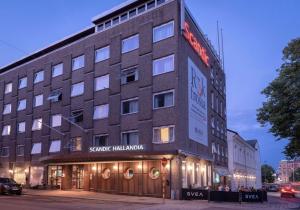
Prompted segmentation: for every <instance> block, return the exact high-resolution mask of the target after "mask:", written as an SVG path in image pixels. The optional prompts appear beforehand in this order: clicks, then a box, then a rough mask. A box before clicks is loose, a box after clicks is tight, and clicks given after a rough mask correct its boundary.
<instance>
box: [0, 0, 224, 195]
mask: <svg viewBox="0 0 300 210" xmlns="http://www.w3.org/2000/svg"><path fill="white" fill-rule="evenodd" d="M93 24H94V25H93V26H92V27H89V28H87V29H85V30H83V31H81V32H79V33H77V34H75V35H72V36H70V37H68V38H65V39H63V40H62V41H59V42H57V43H55V44H53V45H50V46H48V47H47V48H44V49H42V50H40V51H38V52H35V53H33V54H31V55H29V56H27V57H25V58H22V59H21V60H18V61H16V62H14V63H12V64H9V65H7V66H5V67H3V68H1V69H0V90H2V91H1V92H0V113H1V115H0V127H1V128H2V135H1V137H0V148H1V157H0V163H1V164H0V176H12V177H14V178H15V179H16V180H17V181H18V182H21V183H24V184H27V185H40V184H46V185H48V186H52V187H57V186H60V187H61V189H63V190H69V189H84V190H93V191H100V192H109V193H121V194H130V195H147V196H156V197H161V196H162V195H163V190H162V183H163V175H165V176H166V180H167V181H166V196H167V197H168V198H170V197H173V198H180V194H181V189H182V188H187V187H191V188H200V187H206V186H211V185H212V182H213V180H212V179H213V178H212V173H213V171H214V170H213V169H214V168H216V170H217V168H218V167H223V168H226V166H227V143H226V95H225V74H224V71H223V70H222V68H221V65H220V63H221V62H220V61H219V59H218V56H216V53H215V52H214V50H213V48H212V47H211V45H210V44H209V41H208V40H207V39H206V38H205V36H204V35H203V33H202V32H201V30H200V28H199V26H198V25H197V24H196V22H195V20H194V19H193V18H192V16H191V14H190V12H189V11H188V9H187V8H186V7H185V5H184V2H183V1H179V0H148V1H144V0H130V1H127V2H125V3H123V4H121V5H119V6H117V7H114V8H113V9H111V10H109V11H106V12H104V13H103V14H101V15H99V16H97V17H95V18H94V19H93ZM212 150H214V151H212ZM213 158H215V159H213ZM214 160H215V161H214Z"/></svg>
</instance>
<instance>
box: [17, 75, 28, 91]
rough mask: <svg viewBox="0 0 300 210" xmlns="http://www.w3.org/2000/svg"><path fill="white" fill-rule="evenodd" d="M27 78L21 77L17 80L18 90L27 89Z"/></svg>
mask: <svg viewBox="0 0 300 210" xmlns="http://www.w3.org/2000/svg"><path fill="white" fill-rule="evenodd" d="M27 82H28V80H27V77H22V78H20V79H19V84H18V89H19V90H20V89H23V88H26V87H27Z"/></svg>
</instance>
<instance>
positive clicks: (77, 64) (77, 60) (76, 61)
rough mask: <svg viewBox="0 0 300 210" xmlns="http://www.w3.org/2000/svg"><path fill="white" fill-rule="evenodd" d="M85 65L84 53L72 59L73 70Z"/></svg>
mask: <svg viewBox="0 0 300 210" xmlns="http://www.w3.org/2000/svg"><path fill="white" fill-rule="evenodd" d="M83 67H84V55H81V56H78V57H76V58H73V59H72V71H75V70H77V69H80V68H83Z"/></svg>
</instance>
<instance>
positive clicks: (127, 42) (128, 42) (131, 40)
mask: <svg viewBox="0 0 300 210" xmlns="http://www.w3.org/2000/svg"><path fill="white" fill-rule="evenodd" d="M138 48H139V35H138V34H136V35H134V36H131V37H128V38H126V39H123V40H122V53H127V52H130V51H132V50H135V49H138Z"/></svg>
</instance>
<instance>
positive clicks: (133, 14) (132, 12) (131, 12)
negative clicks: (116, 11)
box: [129, 9, 136, 18]
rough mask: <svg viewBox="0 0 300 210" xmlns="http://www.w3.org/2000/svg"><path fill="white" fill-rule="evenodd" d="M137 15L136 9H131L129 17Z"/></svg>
mask: <svg viewBox="0 0 300 210" xmlns="http://www.w3.org/2000/svg"><path fill="white" fill-rule="evenodd" d="M135 15H136V9H133V10H130V11H129V18H132V17H134V16H135Z"/></svg>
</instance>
